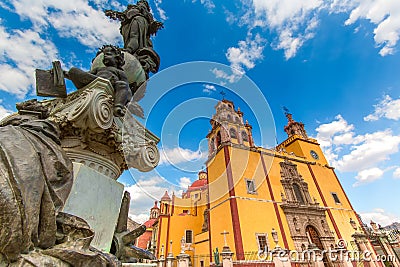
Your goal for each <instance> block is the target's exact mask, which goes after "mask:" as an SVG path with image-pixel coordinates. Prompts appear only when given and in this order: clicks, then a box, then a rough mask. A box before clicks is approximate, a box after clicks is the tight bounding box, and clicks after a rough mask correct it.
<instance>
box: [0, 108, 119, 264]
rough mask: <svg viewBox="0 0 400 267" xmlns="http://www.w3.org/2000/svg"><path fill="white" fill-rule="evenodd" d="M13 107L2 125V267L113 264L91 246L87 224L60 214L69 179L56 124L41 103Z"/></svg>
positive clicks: (0, 262) (69, 183) (0, 204)
mask: <svg viewBox="0 0 400 267" xmlns="http://www.w3.org/2000/svg"><path fill="white" fill-rule="evenodd" d="M17 108H20V109H21V110H20V113H19V114H14V115H12V116H11V117H9V118H7V119H6V120H5V121H2V124H1V126H0V159H1V160H0V188H1V194H0V207H1V212H0V225H1V228H0V265H2V264H9V266H42V264H45V263H46V264H49V266H68V265H67V264H72V265H73V266H79V265H80V264H82V262H88V263H93V264H98V265H96V266H117V261H114V260H113V259H112V256H111V255H106V254H103V253H102V252H100V251H97V250H96V249H94V248H91V247H90V241H91V239H92V238H93V231H92V230H90V227H89V226H88V225H87V223H86V222H85V221H83V220H82V219H80V218H77V217H75V216H73V215H69V214H64V213H62V212H60V209H61V208H62V207H63V205H64V202H65V200H66V199H67V197H68V195H69V193H70V190H71V186H72V182H73V179H72V162H71V160H70V159H69V158H68V156H67V155H66V153H65V152H64V151H63V149H62V148H61V145H60V139H59V134H60V131H59V128H58V126H57V124H56V123H54V122H52V121H49V120H47V118H46V114H47V112H43V111H44V107H43V106H42V105H41V104H40V103H39V102H36V101H29V103H27V104H21V105H17ZM32 114H34V115H32ZM40 116H42V117H43V119H38V117H40ZM79 240H81V241H79ZM110 257H111V258H110ZM89 258H90V259H89Z"/></svg>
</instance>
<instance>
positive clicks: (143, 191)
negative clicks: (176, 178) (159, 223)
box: [125, 177, 174, 223]
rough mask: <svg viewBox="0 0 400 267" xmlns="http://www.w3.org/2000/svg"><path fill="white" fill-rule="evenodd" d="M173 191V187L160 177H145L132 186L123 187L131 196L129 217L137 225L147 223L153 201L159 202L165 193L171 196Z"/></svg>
mask: <svg viewBox="0 0 400 267" xmlns="http://www.w3.org/2000/svg"><path fill="white" fill-rule="evenodd" d="M173 189H174V186H173V185H171V184H170V183H168V182H167V181H166V180H164V179H163V178H161V177H146V178H143V179H141V180H138V181H137V182H136V184H134V185H131V186H125V190H126V191H128V192H129V193H130V195H131V203H130V210H129V216H130V217H131V218H132V219H133V220H134V221H137V222H139V223H143V222H145V221H147V220H148V219H149V213H150V208H151V207H153V205H154V201H159V200H160V199H161V197H162V196H163V195H164V193H165V191H168V192H169V194H170V196H171V193H172V191H173Z"/></svg>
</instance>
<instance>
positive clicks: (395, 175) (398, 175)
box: [393, 167, 400, 179]
mask: <svg viewBox="0 0 400 267" xmlns="http://www.w3.org/2000/svg"><path fill="white" fill-rule="evenodd" d="M393 178H395V179H400V167H399V168H396V169H395V170H394V172H393Z"/></svg>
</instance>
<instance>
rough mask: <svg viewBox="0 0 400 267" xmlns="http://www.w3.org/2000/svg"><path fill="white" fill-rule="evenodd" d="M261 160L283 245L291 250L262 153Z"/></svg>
mask: <svg viewBox="0 0 400 267" xmlns="http://www.w3.org/2000/svg"><path fill="white" fill-rule="evenodd" d="M260 158H261V163H262V166H263V170H264V174H265V180H266V181H267V185H268V190H269V192H270V194H271V200H272V201H273V205H274V209H275V214H276V218H277V220H278V224H279V230H280V232H281V234H282V239H283V245H284V246H285V248H286V249H289V244H288V242H287V238H286V233H285V229H284V228H283V223H282V218H281V215H280V213H279V209H278V204H277V203H276V202H275V197H274V193H273V192H272V186H271V181H270V180H269V176H268V172H267V168H266V166H265V162H264V157H263V155H262V154H261V153H260Z"/></svg>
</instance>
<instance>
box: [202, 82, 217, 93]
mask: <svg viewBox="0 0 400 267" xmlns="http://www.w3.org/2000/svg"><path fill="white" fill-rule="evenodd" d="M215 91H217V88H215V86H214V85H212V84H203V93H207V94H211V93H212V92H215Z"/></svg>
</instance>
